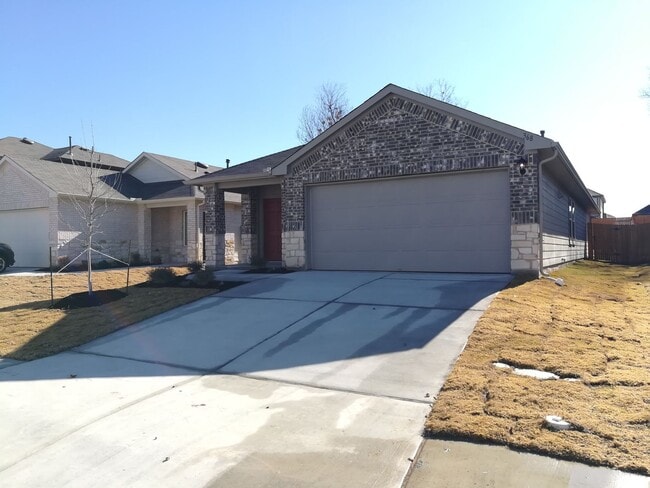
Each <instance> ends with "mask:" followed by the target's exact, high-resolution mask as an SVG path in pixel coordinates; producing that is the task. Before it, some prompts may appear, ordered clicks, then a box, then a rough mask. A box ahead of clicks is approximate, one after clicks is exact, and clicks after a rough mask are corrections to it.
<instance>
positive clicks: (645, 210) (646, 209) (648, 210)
mask: <svg viewBox="0 0 650 488" xmlns="http://www.w3.org/2000/svg"><path fill="white" fill-rule="evenodd" d="M632 215H650V205H646V206H645V207H643V208H642V209H639V210H637V211H636V212H634V213H633V214H632Z"/></svg>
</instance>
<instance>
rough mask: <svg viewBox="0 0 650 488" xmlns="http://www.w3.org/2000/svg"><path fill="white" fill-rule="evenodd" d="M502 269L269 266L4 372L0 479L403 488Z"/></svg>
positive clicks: (15, 482) (502, 278) (0, 381)
mask: <svg viewBox="0 0 650 488" xmlns="http://www.w3.org/2000/svg"><path fill="white" fill-rule="evenodd" d="M509 279H510V277H509V276H507V275H452V274H420V273H371V272H367V273H366V272H317V271H311V272H298V273H292V274H285V275H277V276H272V277H269V278H266V279H263V280H259V281H255V282H253V283H249V284H247V285H243V286H240V287H237V288H233V289H230V290H228V291H226V292H224V293H221V294H218V295H214V296H211V297H208V298H205V299H202V300H199V301H197V302H195V303H192V304H190V305H186V306H184V307H180V308H178V309H175V310H172V311H170V312H167V313H165V314H162V315H160V316H158V317H154V318H152V319H149V320H146V321H144V322H141V323H140V324H137V325H135V326H132V327H128V328H126V329H123V330H121V331H119V332H117V333H114V334H111V335H110V336H107V337H105V338H102V339H99V340H96V341H94V342H92V343H90V344H87V345H85V346H83V347H79V348H77V349H75V350H73V351H69V352H66V353H62V354H58V355H56V356H52V357H49V358H45V359H42V360H38V361H32V362H28V363H23V364H19V365H15V366H10V367H7V368H4V369H2V370H0V394H2V395H3V398H4V399H6V400H5V401H3V402H2V403H0V415H1V418H3V419H5V420H8V421H5V422H2V423H0V435H2V438H3V439H6V440H7V441H6V442H5V443H3V445H2V446H1V447H0V484H2V485H5V486H39V485H47V486H64V485H65V486H89V485H96V484H100V483H101V484H102V485H107V486H154V485H155V486H179V485H182V486H189V487H191V486H206V485H208V486H210V485H212V486H235V485H239V486H277V487H285V486H327V487H330V486H355V487H362V486H383V487H399V486H400V485H401V483H402V482H403V480H404V477H405V476H406V473H407V472H408V470H409V468H410V466H411V462H412V460H413V458H414V457H415V455H416V452H417V450H418V447H419V446H420V443H421V436H420V434H421V430H422V426H423V421H424V417H425V416H426V414H427V413H428V411H429V408H430V402H431V401H432V399H433V398H435V395H436V394H437V392H438V390H439V388H440V387H441V385H442V383H443V381H444V378H445V377H446V375H447V373H448V371H449V370H450V368H451V366H452V364H453V362H454V361H455V359H456V357H457V356H458V354H459V353H460V351H461V350H462V348H463V346H464V344H465V341H466V339H467V337H468V335H469V334H470V333H471V331H472V329H473V327H474V325H475V322H476V320H477V319H478V318H479V317H480V315H481V313H482V312H483V311H484V310H485V308H486V307H487V306H488V304H489V303H490V301H491V299H492V298H493V297H494V294H495V293H496V292H497V291H498V290H500V289H501V288H502V287H503V286H504V285H505V284H506V283H507V282H508V281H509ZM89 326H91V324H89Z"/></svg>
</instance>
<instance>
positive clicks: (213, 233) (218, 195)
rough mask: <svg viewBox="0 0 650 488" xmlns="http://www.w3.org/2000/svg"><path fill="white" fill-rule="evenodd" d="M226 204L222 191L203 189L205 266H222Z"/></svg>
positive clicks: (213, 188)
mask: <svg viewBox="0 0 650 488" xmlns="http://www.w3.org/2000/svg"><path fill="white" fill-rule="evenodd" d="M225 234H226V203H225V198H224V192H223V190H218V189H216V186H215V185H208V186H206V188H205V264H207V265H208V266H223V265H224V264H225V252H226V242H225V241H226V238H225Z"/></svg>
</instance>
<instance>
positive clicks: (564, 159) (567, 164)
mask: <svg viewBox="0 0 650 488" xmlns="http://www.w3.org/2000/svg"><path fill="white" fill-rule="evenodd" d="M552 148H553V149H556V150H557V153H558V156H559V161H560V162H561V163H562V165H563V167H564V168H565V169H566V171H567V173H568V174H569V176H570V177H571V179H572V180H573V182H574V183H575V184H576V186H577V187H578V190H580V192H581V193H582V197H583V198H582V203H584V204H586V206H590V207H591V208H590V210H594V211H598V205H597V204H596V201H595V200H594V198H593V197H592V196H591V193H590V192H589V189H588V188H587V186H586V185H585V184H584V182H583V181H582V179H581V178H580V175H578V172H577V171H576V169H575V168H574V167H573V164H572V163H571V160H570V159H569V157H568V156H567V155H566V153H565V152H564V149H563V148H562V146H561V145H560V143H559V142H554V143H553V146H552Z"/></svg>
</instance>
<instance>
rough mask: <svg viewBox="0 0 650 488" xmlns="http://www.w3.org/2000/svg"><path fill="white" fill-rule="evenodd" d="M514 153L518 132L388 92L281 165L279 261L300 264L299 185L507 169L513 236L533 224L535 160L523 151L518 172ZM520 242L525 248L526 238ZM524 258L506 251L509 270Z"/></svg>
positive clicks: (518, 152)
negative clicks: (523, 164)
mask: <svg viewBox="0 0 650 488" xmlns="http://www.w3.org/2000/svg"><path fill="white" fill-rule="evenodd" d="M522 157H524V141H523V138H522V139H519V138H512V137H508V136H505V135H503V134H500V133H497V132H494V131H490V130H488V129H486V128H483V127H479V126H477V125H474V124H472V123H469V122H467V121H465V120H462V119H460V118H456V117H454V116H451V115H449V114H443V113H441V112H437V111H435V110H433V109H431V108H429V107H425V106H423V105H419V104H417V103H414V102H412V101H409V100H405V99H403V98H400V97H397V96H391V97H388V98H387V99H385V100H384V101H383V102H381V103H380V104H378V105H376V106H375V107H374V108H372V109H371V110H369V111H368V112H367V113H366V114H365V115H364V116H362V117H360V118H359V119H358V120H356V121H355V122H353V123H351V124H350V125H348V126H347V127H346V128H344V129H342V130H341V131H340V133H339V134H336V135H334V136H332V137H331V138H329V139H328V140H326V141H325V142H324V143H323V144H322V145H321V146H319V147H317V148H315V149H314V150H312V151H310V152H309V153H307V154H306V155H305V157H303V158H302V159H300V160H297V161H295V162H294V163H293V164H292V165H291V167H290V168H289V170H288V172H287V175H286V177H285V179H284V181H283V183H282V227H283V259H284V261H285V264H286V265H287V266H288V265H289V263H291V264H292V265H295V266H296V267H300V266H303V265H304V259H305V245H304V230H305V193H306V191H305V187H306V186H307V185H310V184H319V183H331V182H343V181H354V180H367V179H376V178H391V177H400V176H412V175H424V174H436V173H450V172H462V171H468V170H481V169H488V168H499V167H508V168H509V179H510V197H509V198H510V209H511V223H512V234H513V235H517V236H520V233H519V230H518V226H520V225H530V224H537V223H538V215H537V202H538V195H537V193H538V189H537V168H536V162H537V161H536V160H535V157H534V155H527V156H526V158H527V164H526V174H525V175H521V174H520V172H519V164H518V163H517V161H518V160H519V159H520V158H522ZM526 235H528V234H526ZM514 241H515V239H514V238H513V242H514ZM284 243H286V244H287V247H286V248H284ZM528 244H529V245H527V248H529V247H530V248H531V249H532V246H533V242H532V241H531V242H529V243H528ZM524 260H526V266H525V268H526V269H531V268H533V267H534V266H536V263H537V261H536V260H535V256H534V253H532V252H531V253H525V257H524V254H521V255H520V254H518V255H517V257H516V258H515V257H513V260H512V263H513V269H515V267H524V266H523V264H522V261H524ZM515 261H517V262H516V263H515Z"/></svg>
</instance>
